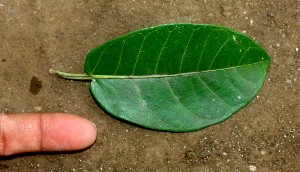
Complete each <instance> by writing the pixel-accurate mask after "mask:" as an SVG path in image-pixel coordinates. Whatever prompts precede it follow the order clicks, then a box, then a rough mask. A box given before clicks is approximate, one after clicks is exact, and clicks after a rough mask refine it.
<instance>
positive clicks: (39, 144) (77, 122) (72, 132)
mask: <svg viewBox="0 0 300 172" xmlns="http://www.w3.org/2000/svg"><path fill="white" fill-rule="evenodd" d="M96 135H97V133H96V127H95V125H94V124H93V123H92V122H90V121H89V120H87V119H85V118H82V117H79V116H75V115H71V114H60V113H41V114H5V115H0V156H8V155H13V154H18V153H25V152H44V151H46V152H53V151H74V150H81V149H84V148H87V147H89V146H91V145H92V144H93V143H94V142H95V140H96Z"/></svg>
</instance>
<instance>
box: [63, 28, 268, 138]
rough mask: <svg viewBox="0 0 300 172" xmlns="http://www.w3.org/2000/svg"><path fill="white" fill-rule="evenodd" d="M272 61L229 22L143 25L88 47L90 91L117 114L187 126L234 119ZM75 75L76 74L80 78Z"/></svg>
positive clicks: (173, 127) (147, 123) (163, 125)
mask: <svg viewBox="0 0 300 172" xmlns="http://www.w3.org/2000/svg"><path fill="white" fill-rule="evenodd" d="M269 63H270V58H269V56H268V54H267V53H266V52H265V51H264V50H263V49H262V48H261V47H260V46H259V45H257V44H256V43H255V42H254V41H253V40H251V39H250V38H248V37H246V36H245V35H243V34H240V33H238V32H236V31H233V30H231V29H229V28H225V27H220V26H212V25H198V24H170V25H161V26H156V27H151V28H146V29H142V30H138V31H135V32H132V33H129V34H126V35H124V36H122V37H119V38H117V39H114V40H112V41H109V42H107V43H105V44H103V45H100V46H98V47H96V48H95V49H93V50H92V51H90V53H89V54H88V55H87V57H86V61H85V66H84V67H85V68H84V70H85V73H86V74H83V75H72V74H69V77H68V74H65V73H62V72H58V74H59V75H61V76H62V77H66V78H71V79H92V83H91V87H90V91H91V93H92V95H93V97H94V99H95V100H96V101H97V103H98V104H99V105H100V106H101V107H103V108H104V109H105V110H106V111H107V112H109V113H110V114H111V115H113V116H114V117H117V118H120V119H122V120H125V121H128V122H131V123H134V124H137V125H140V126H143V127H146V128H150V129H155V130H164V131H172V132H186V131H194V130H198V129H201V128H204V127H207V126H210V125H213V124H216V123H219V122H221V121H224V120H225V119H227V118H229V117H230V116H231V115H232V114H233V113H235V112H236V111H238V110H239V109H241V108H242V107H244V106H245V105H246V104H248V103H249V102H250V101H251V100H252V99H253V98H254V97H255V95H256V94H257V93H258V91H259V90H260V88H261V86H262V84H263V82H264V79H265V77H266V73H267V69H268V66H269ZM76 77H77V78H76Z"/></svg>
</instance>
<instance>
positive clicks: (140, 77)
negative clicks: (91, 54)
mask: <svg viewBox="0 0 300 172" xmlns="http://www.w3.org/2000/svg"><path fill="white" fill-rule="evenodd" d="M267 61H269V60H263V61H259V62H256V63H249V64H245V65H240V66H232V67H226V68H221V69H211V70H204V71H198V72H186V73H178V74H160V75H140V76H139V75H89V76H90V77H91V78H92V79H143V78H164V77H176V76H187V75H194V74H199V73H206V72H215V71H225V70H230V69H236V68H243V67H251V66H255V65H258V64H262V63H265V62H267Z"/></svg>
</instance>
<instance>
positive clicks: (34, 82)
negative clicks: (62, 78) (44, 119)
mask: <svg viewBox="0 0 300 172" xmlns="http://www.w3.org/2000/svg"><path fill="white" fill-rule="evenodd" d="M42 87H43V83H42V81H41V80H40V79H39V78H37V77H35V76H33V77H32V78H31V80H30V88H29V91H30V93H31V94H33V95H37V94H38V93H39V92H40V90H41V89H42Z"/></svg>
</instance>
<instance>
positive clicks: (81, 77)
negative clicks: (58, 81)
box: [54, 71, 93, 80]
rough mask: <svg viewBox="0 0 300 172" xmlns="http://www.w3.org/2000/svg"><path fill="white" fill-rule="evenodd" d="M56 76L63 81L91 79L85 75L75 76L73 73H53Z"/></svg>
mask: <svg viewBox="0 0 300 172" xmlns="http://www.w3.org/2000/svg"><path fill="white" fill-rule="evenodd" d="M54 73H55V74H56V75H58V76H59V77H61V78H64V79H72V80H92V79H93V78H92V77H91V76H89V75H87V74H75V73H66V72H61V71H54Z"/></svg>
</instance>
